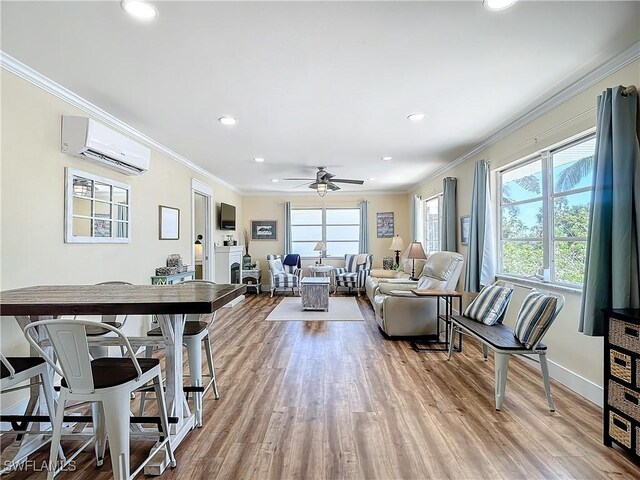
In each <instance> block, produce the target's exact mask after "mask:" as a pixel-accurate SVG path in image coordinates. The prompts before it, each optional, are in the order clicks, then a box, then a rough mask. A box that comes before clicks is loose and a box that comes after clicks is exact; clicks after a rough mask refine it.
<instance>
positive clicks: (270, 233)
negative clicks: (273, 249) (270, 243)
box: [251, 220, 278, 240]
mask: <svg viewBox="0 0 640 480" xmlns="http://www.w3.org/2000/svg"><path fill="white" fill-rule="evenodd" d="M277 227H278V222H277V220H251V240H277V239H278V235H277V231H278V228H277Z"/></svg>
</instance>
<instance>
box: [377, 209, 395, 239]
mask: <svg viewBox="0 0 640 480" xmlns="http://www.w3.org/2000/svg"><path fill="white" fill-rule="evenodd" d="M376 226H377V232H378V238H392V237H393V228H394V225H393V212H378V213H377V214H376Z"/></svg>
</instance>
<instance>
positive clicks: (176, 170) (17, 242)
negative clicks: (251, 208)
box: [0, 70, 242, 405]
mask: <svg viewBox="0 0 640 480" xmlns="http://www.w3.org/2000/svg"><path fill="white" fill-rule="evenodd" d="M1 82H2V84H1V94H2V130H1V131H2V146H1V154H2V160H1V161H2V165H1V169H0V173H1V187H2V191H1V197H0V199H1V210H0V212H1V216H2V218H1V229H2V231H1V232H0V239H1V252H0V270H1V274H0V290H9V289H12V288H18V287H24V286H30V285H45V284H93V283H96V282H100V281H107V280H126V281H129V282H132V283H136V284H149V283H150V278H149V277H150V276H151V275H154V272H155V268H156V267H157V266H161V265H164V264H165V260H166V257H167V255H169V254H171V253H179V254H181V255H182V257H183V258H184V259H185V262H186V263H190V262H191V248H192V244H193V241H194V240H193V239H192V238H191V231H192V230H191V179H192V178H197V179H198V180H200V181H202V182H204V183H207V184H209V185H210V186H211V187H212V188H213V192H214V202H217V203H219V202H221V201H222V202H226V203H230V204H233V205H236V206H237V207H238V208H237V212H238V217H239V218H238V222H242V202H241V197H240V195H239V194H237V193H235V192H233V191H230V190H229V189H228V188H226V187H225V186H223V185H220V184H217V183H215V182H213V181H212V180H210V179H208V178H205V177H204V176H203V175H200V174H196V173H194V172H193V171H191V170H190V169H188V168H187V167H185V166H183V165H181V164H179V163H177V162H175V161H174V160H172V159H170V158H168V157H166V156H164V155H162V154H160V153H158V152H157V151H152V156H151V167H150V170H149V171H148V172H147V173H145V174H144V175H142V176H139V177H129V176H125V175H122V174H120V173H117V172H115V171H113V170H109V169H107V168H104V167H101V166H100V165H99V164H98V163H96V162H92V161H88V160H84V159H79V158H75V157H71V156H69V155H65V154H62V153H60V117H61V115H84V116H86V113H84V112H82V111H80V110H79V109H77V108H75V107H73V106H71V105H70V104H68V103H66V102H65V101H63V100H61V99H59V98H57V97H54V96H53V95H51V94H49V93H47V92H45V91H44V90H42V89H40V88H38V87H36V86H34V85H32V84H31V83H29V82H27V81H25V80H23V79H21V78H19V77H17V76H15V75H14V74H12V73H9V72H7V71H5V70H2V73H1ZM68 166H69V167H74V168H77V169H80V170H83V171H86V172H89V173H94V174H96V175H101V176H104V177H107V178H111V179H114V180H118V181H120V182H124V183H128V184H129V185H131V232H132V240H131V243H129V244H119V245H115V244H114V245H88V244H67V243H64V231H63V227H64V183H65V176H64V175H65V174H64V169H65V167H68ZM161 204H162V205H167V206H171V207H177V208H179V209H180V213H181V214H180V240H159V239H158V205H161ZM213 220H214V219H212V221H213ZM216 224H217V221H215V223H214V225H216ZM214 234H215V235H214V240H216V241H222V238H223V233H222V232H221V231H220V230H214ZM146 327H147V325H146V322H145V321H141V319H136V318H131V319H129V322H128V325H127V330H128V331H130V332H132V333H137V332H143V331H145V329H146ZM0 334H1V348H2V353H4V354H5V355H25V354H27V353H28V348H27V345H26V341H25V340H24V338H23V336H22V332H21V331H20V330H19V329H18V327H17V324H16V322H15V320H14V319H13V318H10V317H2V318H1V323H0ZM16 398H17V397H13V399H11V398H9V399H7V398H3V399H2V401H3V403H4V404H6V405H11V404H12V402H15V401H17V400H16Z"/></svg>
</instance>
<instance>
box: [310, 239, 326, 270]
mask: <svg viewBox="0 0 640 480" xmlns="http://www.w3.org/2000/svg"><path fill="white" fill-rule="evenodd" d="M326 249H327V246H326V245H325V244H324V242H318V243H316V246H315V247H313V250H314V252H320V261H319V262H318V263H319V264H320V265H322V252H324V251H325V250H326Z"/></svg>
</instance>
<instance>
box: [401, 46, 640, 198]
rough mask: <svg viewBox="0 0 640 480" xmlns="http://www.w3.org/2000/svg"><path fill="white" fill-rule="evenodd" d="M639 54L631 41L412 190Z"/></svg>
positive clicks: (639, 56)
mask: <svg viewBox="0 0 640 480" xmlns="http://www.w3.org/2000/svg"><path fill="white" fill-rule="evenodd" d="M638 58H640V41H638V42H636V43H634V44H633V45H631V46H630V47H629V48H627V49H626V50H623V51H622V52H620V53H619V54H618V55H616V56H615V57H613V58H611V59H610V60H608V61H606V62H605V63H603V64H602V65H600V66H599V67H597V68H596V69H594V70H592V71H591V72H589V73H587V74H586V75H584V76H583V77H581V78H579V79H578V80H577V81H575V82H574V83H572V84H571V85H569V86H568V87H565V88H563V89H562V90H560V91H559V92H558V93H556V94H554V95H552V96H551V97H550V98H548V99H547V100H545V101H543V102H542V103H541V104H539V105H538V106H536V107H534V108H532V109H531V110H529V111H528V112H527V113H525V114H524V115H522V116H521V117H518V118H517V119H515V120H513V121H512V122H510V123H508V124H507V125H505V126H504V127H503V128H501V129H500V130H498V131H497V132H496V133H494V134H492V135H490V136H488V137H487V138H485V139H484V140H483V141H482V142H480V143H479V144H478V145H476V146H475V147H473V148H472V149H471V150H469V151H468V152H467V153H465V154H464V155H462V156H460V157H458V158H456V159H455V160H454V161H452V162H450V163H448V164H446V165H444V166H442V167H440V168H438V169H436V170H434V171H432V172H430V173H428V174H427V175H425V176H424V177H422V178H421V179H420V180H419V181H418V182H416V183H415V184H414V185H413V186H412V187H411V188H410V191H414V190H415V189H416V188H418V186H419V185H420V184H422V183H424V182H425V181H428V180H431V179H432V178H435V177H437V176H439V175H441V174H443V173H444V172H446V171H448V170H451V169H452V168H454V167H457V166H458V165H460V164H461V163H464V162H465V161H467V160H468V159H469V158H471V157H473V156H474V155H476V154H478V153H480V152H481V151H482V150H484V149H486V148H488V147H490V146H491V145H494V144H496V143H498V142H499V141H500V140H502V139H503V138H506V137H508V136H509V135H511V134H512V133H514V132H516V131H518V130H519V129H521V128H522V127H524V126H525V125H527V124H528V123H531V122H532V121H533V120H535V119H537V118H539V117H541V116H542V115H544V114H545V113H548V112H550V111H551V110H553V109H554V108H556V107H557V106H559V105H562V104H563V103H564V102H566V101H567V100H569V99H571V98H573V97H575V96H576V95H578V94H580V93H582V92H584V91H585V90H587V89H588V88H590V87H592V86H593V85H595V84H596V83H598V82H600V81H602V80H604V79H605V78H607V77H608V76H610V75H612V74H614V73H615V72H617V71H618V70H620V69H622V68H624V67H626V66H627V65H629V64H630V63H632V62H634V61H636V60H637V59H638Z"/></svg>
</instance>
